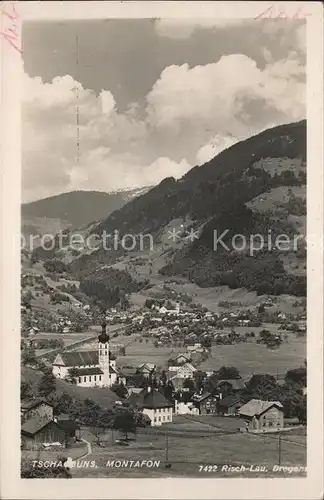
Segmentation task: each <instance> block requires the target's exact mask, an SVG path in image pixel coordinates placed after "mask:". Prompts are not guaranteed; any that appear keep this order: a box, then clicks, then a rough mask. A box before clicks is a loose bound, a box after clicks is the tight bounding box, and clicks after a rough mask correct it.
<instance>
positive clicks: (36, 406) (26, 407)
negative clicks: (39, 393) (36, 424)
mask: <svg viewBox="0 0 324 500" xmlns="http://www.w3.org/2000/svg"><path fill="white" fill-rule="evenodd" d="M53 412H54V407H53V405H51V404H49V403H47V402H46V401H45V400H43V399H23V400H22V401H21V403H20V415H21V419H22V421H25V420H27V419H29V418H31V417H33V416H35V415H38V416H40V417H47V418H48V419H49V420H53Z"/></svg>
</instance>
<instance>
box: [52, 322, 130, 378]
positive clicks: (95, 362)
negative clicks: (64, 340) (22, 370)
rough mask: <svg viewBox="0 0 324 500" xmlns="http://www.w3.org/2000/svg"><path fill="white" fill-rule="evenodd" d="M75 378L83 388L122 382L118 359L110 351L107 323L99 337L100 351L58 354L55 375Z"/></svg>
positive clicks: (54, 368)
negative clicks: (117, 365) (117, 366)
mask: <svg viewBox="0 0 324 500" xmlns="http://www.w3.org/2000/svg"><path fill="white" fill-rule="evenodd" d="M71 370H73V378H74V380H75V382H76V384H77V385H79V386H82V387H110V386H112V385H113V384H115V383H116V382H119V381H122V378H123V377H122V374H120V373H119V372H118V371H117V368H116V358H115V356H113V355H112V354H111V352H110V350H109V336H108V335H107V334H106V323H104V324H103V325H102V333H101V334H100V335H99V337H98V350H96V351H71V352H62V353H59V354H57V356H56V358H55V360H54V362H53V375H54V376H55V377H56V378H60V379H65V378H70V377H71V376H72V375H71V373H72V372H71Z"/></svg>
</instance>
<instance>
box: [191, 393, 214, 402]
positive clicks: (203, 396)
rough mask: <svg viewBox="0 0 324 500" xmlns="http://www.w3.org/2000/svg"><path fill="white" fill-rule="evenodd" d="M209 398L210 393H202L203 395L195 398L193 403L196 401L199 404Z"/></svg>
mask: <svg viewBox="0 0 324 500" xmlns="http://www.w3.org/2000/svg"><path fill="white" fill-rule="evenodd" d="M210 396H212V393H211V392H204V393H203V394H200V395H197V396H195V401H197V402H198V403H201V402H202V401H205V399H207V398H209V397H210Z"/></svg>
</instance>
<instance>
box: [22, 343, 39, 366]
mask: <svg viewBox="0 0 324 500" xmlns="http://www.w3.org/2000/svg"><path fill="white" fill-rule="evenodd" d="M21 363H22V364H23V365H34V364H35V363H36V353H35V349H34V347H33V346H32V345H25V346H24V348H23V350H22V353H21Z"/></svg>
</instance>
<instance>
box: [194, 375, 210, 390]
mask: <svg viewBox="0 0 324 500" xmlns="http://www.w3.org/2000/svg"><path fill="white" fill-rule="evenodd" d="M193 376H194V379H195V385H196V391H197V392H200V391H201V390H202V389H203V388H204V382H205V380H206V376H207V374H206V372H203V371H201V370H197V371H196V372H195V373H194V375H193Z"/></svg>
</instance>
